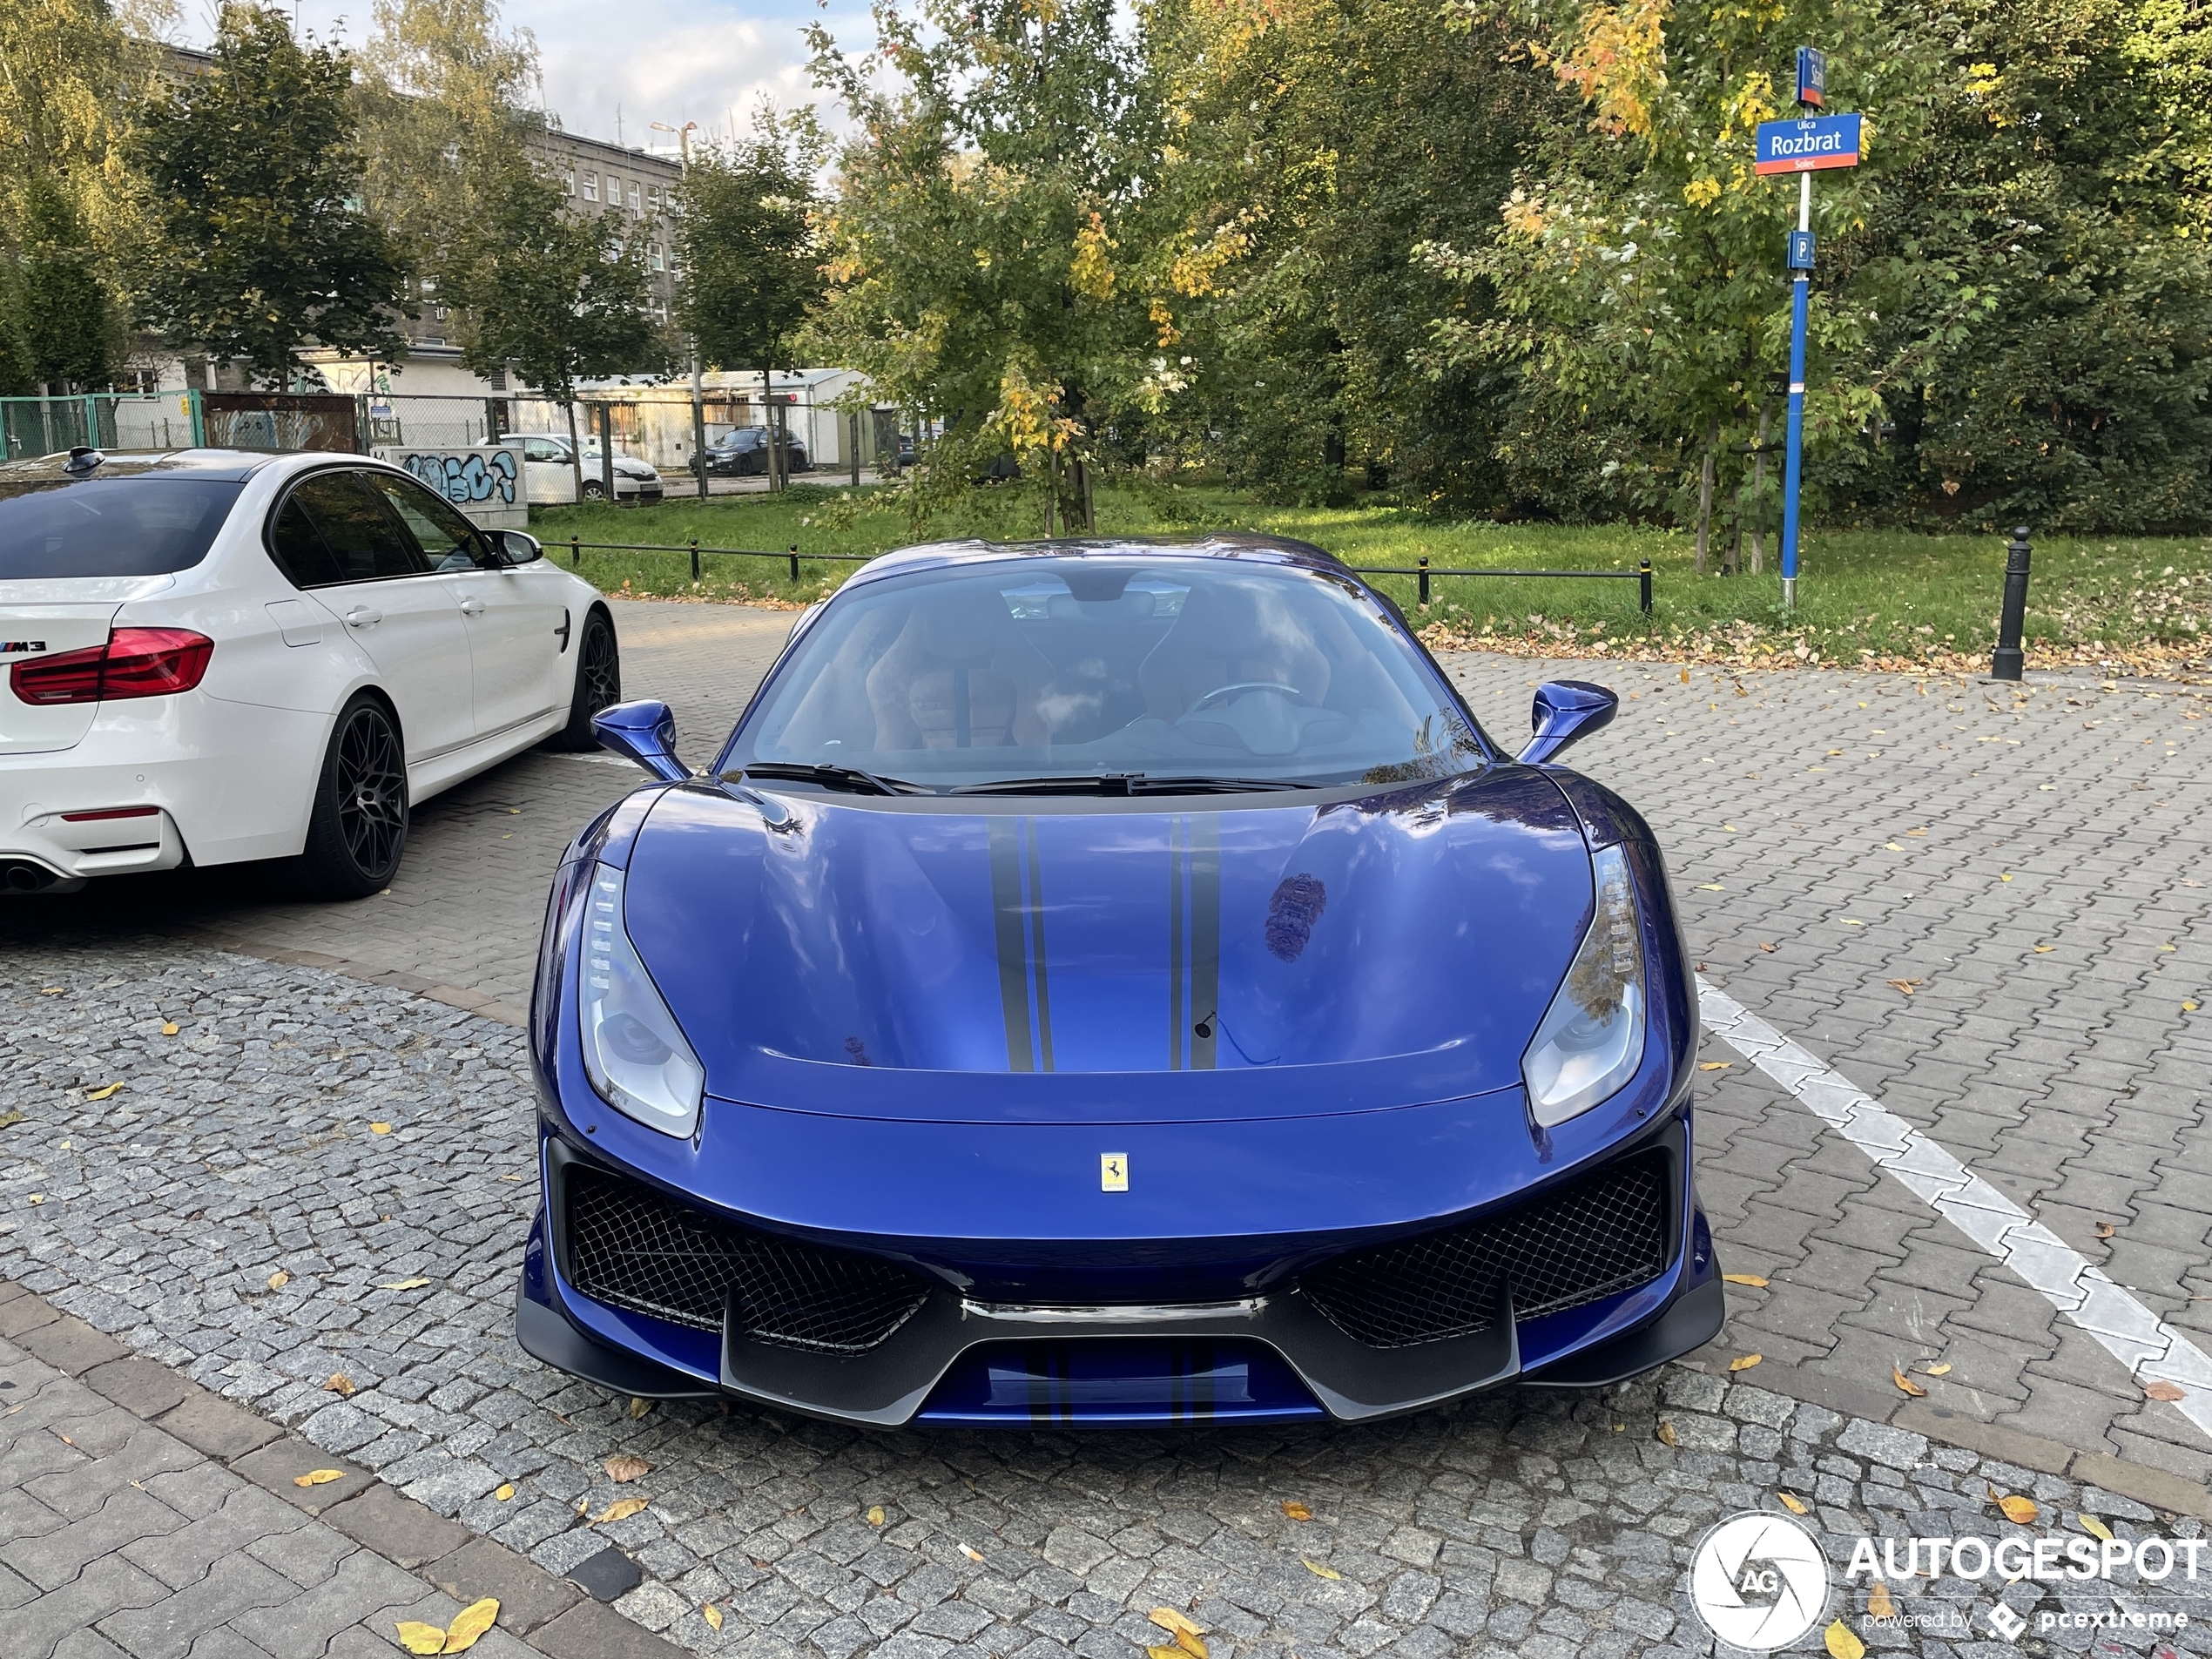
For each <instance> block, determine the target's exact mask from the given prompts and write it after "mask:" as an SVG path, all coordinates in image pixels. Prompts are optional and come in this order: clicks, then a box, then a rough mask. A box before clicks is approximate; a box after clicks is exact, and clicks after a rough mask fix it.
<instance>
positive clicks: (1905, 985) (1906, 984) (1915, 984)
mask: <svg viewBox="0 0 2212 1659" xmlns="http://www.w3.org/2000/svg"><path fill="white" fill-rule="evenodd" d="M1883 982H1884V983H1885V984H1888V985H1894V986H1896V987H1897V988H1898V990H1900V991H1903V992H1904V993H1905V995H1907V996H1910V995H1912V993H1913V992H1915V991H1917V990H1919V988H1920V981H1919V980H1917V979H1893V980H1885V981H1883Z"/></svg>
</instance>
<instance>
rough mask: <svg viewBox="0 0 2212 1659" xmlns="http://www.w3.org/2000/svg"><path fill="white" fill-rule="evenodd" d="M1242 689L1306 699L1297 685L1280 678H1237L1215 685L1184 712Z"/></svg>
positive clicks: (1229, 695) (1196, 708) (1192, 711)
mask: <svg viewBox="0 0 2212 1659" xmlns="http://www.w3.org/2000/svg"><path fill="white" fill-rule="evenodd" d="M1244 691H1280V692H1282V693H1283V694H1284V695H1285V697H1288V698H1291V699H1292V700H1293V701H1296V702H1299V703H1304V702H1306V701H1307V700H1308V699H1307V698H1306V695H1305V692H1304V691H1299V690H1298V687H1297V686H1295V685H1284V684H1283V683H1282V682H1281V681H1280V680H1238V681H1237V682H1236V683H1235V684H1234V685H1217V686H1215V687H1214V688H1213V690H1211V691H1208V692H1207V693H1206V694H1205V695H1204V697H1202V698H1199V699H1198V700H1197V702H1195V703H1193V704H1192V705H1190V707H1189V708H1187V709H1185V710H1184V714H1186V715H1190V714H1196V713H1197V711H1199V710H1200V709H1203V708H1204V707H1205V706H1206V705H1208V704H1209V703H1212V702H1214V701H1216V700H1217V699H1218V698H1224V697H1235V696H1237V695H1238V693H1240V692H1244Z"/></svg>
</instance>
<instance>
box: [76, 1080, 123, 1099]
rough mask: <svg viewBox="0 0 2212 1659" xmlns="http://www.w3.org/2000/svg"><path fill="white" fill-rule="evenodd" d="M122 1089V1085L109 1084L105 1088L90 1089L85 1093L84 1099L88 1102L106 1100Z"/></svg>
mask: <svg viewBox="0 0 2212 1659" xmlns="http://www.w3.org/2000/svg"><path fill="white" fill-rule="evenodd" d="M122 1087H123V1085H122V1084H121V1083H109V1084H108V1085H106V1086H105V1088H101V1089H86V1090H85V1091H84V1098H85V1099H87V1100H105V1099H106V1098H107V1097H108V1096H110V1095H112V1094H113V1093H115V1091H116V1090H117V1089H120V1088H122Z"/></svg>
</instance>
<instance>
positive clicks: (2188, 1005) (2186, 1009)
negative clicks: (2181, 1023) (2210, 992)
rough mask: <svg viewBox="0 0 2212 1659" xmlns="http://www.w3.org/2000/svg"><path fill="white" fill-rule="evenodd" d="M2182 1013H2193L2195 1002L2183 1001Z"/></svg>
mask: <svg viewBox="0 0 2212 1659" xmlns="http://www.w3.org/2000/svg"><path fill="white" fill-rule="evenodd" d="M2195 1012H2196V1004H2195V1003H2194V1002H2184V1003H2182V1013H2184V1014H2194V1013H2195Z"/></svg>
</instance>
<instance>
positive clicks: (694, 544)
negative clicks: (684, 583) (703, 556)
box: [691, 536, 699, 587]
mask: <svg viewBox="0 0 2212 1659" xmlns="http://www.w3.org/2000/svg"><path fill="white" fill-rule="evenodd" d="M698 580H699V538H698V536H693V537H692V538H691V584H692V585H693V586H694V587H696V586H698Z"/></svg>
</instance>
